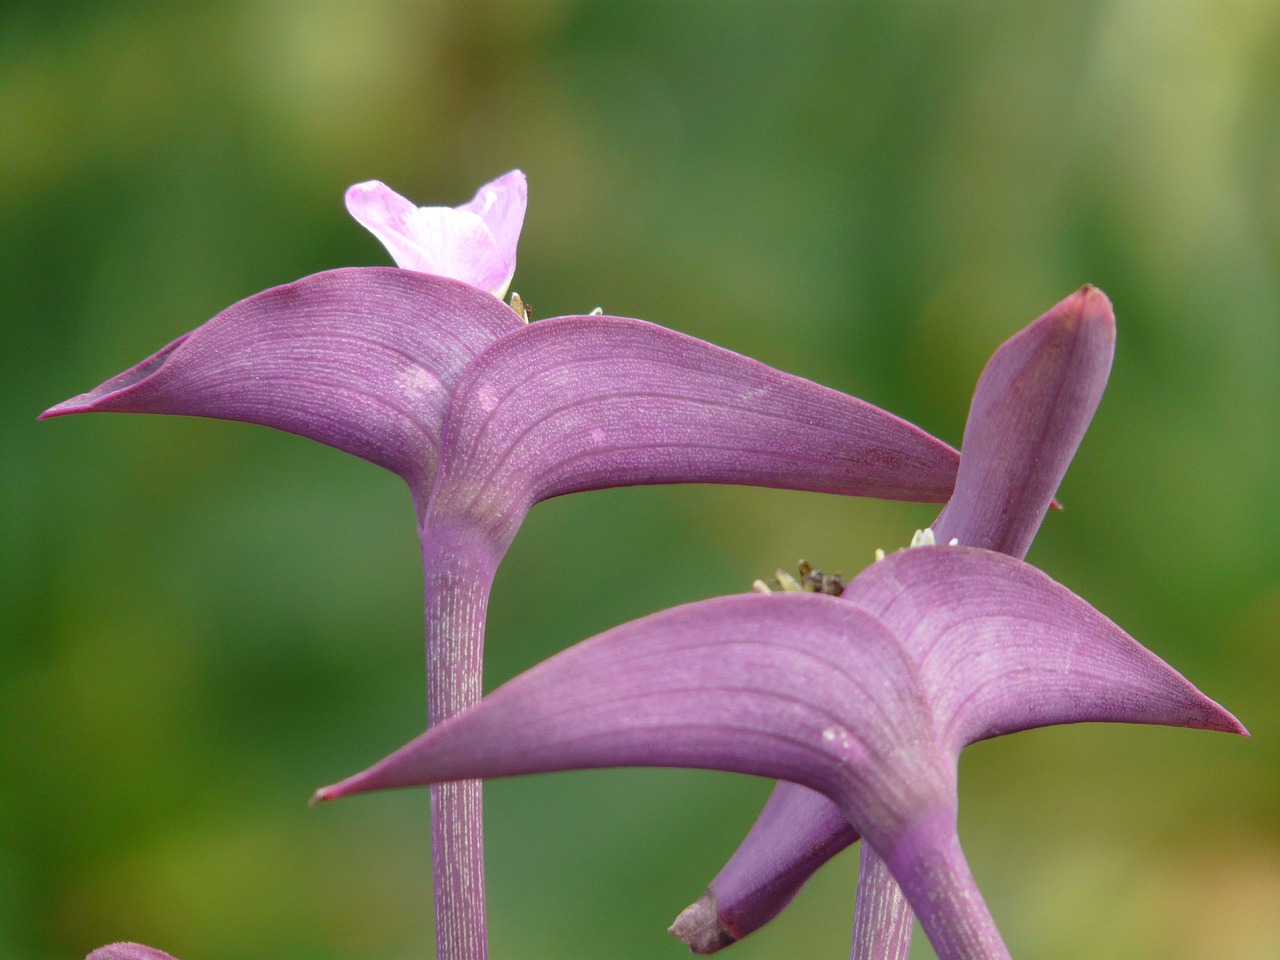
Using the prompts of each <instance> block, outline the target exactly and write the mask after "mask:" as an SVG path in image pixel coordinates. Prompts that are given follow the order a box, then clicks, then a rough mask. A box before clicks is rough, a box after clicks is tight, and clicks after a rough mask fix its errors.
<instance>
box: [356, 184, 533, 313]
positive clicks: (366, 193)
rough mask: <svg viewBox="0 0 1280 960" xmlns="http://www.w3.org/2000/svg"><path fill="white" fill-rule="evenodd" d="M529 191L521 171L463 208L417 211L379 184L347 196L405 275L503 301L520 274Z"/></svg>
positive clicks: (358, 186)
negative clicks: (442, 280)
mask: <svg viewBox="0 0 1280 960" xmlns="http://www.w3.org/2000/svg"><path fill="white" fill-rule="evenodd" d="M527 203H528V186H527V185H526V183H525V178H524V174H523V173H521V172H520V171H519V170H512V171H511V172H510V173H504V174H503V175H502V176H500V177H499V178H498V179H497V180H494V181H492V182H490V183H486V184H485V185H484V186H483V187H481V188H480V189H479V190H478V191H476V195H475V198H474V199H473V200H472V201H471V202H470V203H464V204H463V205H462V206H460V207H417V206H414V205H413V204H412V203H411V202H410V201H408V200H406V199H405V198H404V197H402V196H400V194H398V193H396V192H395V191H394V190H392V189H391V188H390V187H388V186H387V185H386V184H384V183H382V182H380V181H378V180H369V181H366V182H365V183H357V184H356V185H355V186H353V187H351V188H350V189H348V190H347V210H348V212H350V214H351V215H352V216H353V217H355V218H356V219H357V220H358V221H360V223H361V225H362V226H364V227H365V228H367V229H368V230H369V232H370V233H372V234H373V235H374V236H375V237H377V238H378V239H379V240H381V241H382V245H383V246H385V247H386V248H387V252H388V253H390V254H391V257H392V259H394V260H395V262H396V265H397V266H399V267H402V268H403V269H405V270H414V271H416V272H418V273H430V274H434V275H435V276H438V277H449V278H451V279H453V280H461V281H462V282H463V283H468V284H470V285H471V286H473V287H479V288H480V289H481V290H486V291H488V292H489V293H491V294H493V295H494V296H495V297H498V298H499V299H501V298H502V297H503V296H504V295H505V294H506V292H507V287H509V286H510V285H511V278H512V277H513V276H514V275H515V272H516V243H517V242H518V241H519V239H520V228H521V226H523V224H524V210H525V205H526V204H527Z"/></svg>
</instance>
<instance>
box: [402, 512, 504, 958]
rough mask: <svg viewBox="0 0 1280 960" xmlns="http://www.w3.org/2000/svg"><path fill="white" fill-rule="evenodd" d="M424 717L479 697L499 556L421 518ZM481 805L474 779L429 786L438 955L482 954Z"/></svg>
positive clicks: (462, 533)
mask: <svg viewBox="0 0 1280 960" xmlns="http://www.w3.org/2000/svg"><path fill="white" fill-rule="evenodd" d="M421 537H422V564H423V574H424V580H425V585H426V644H427V723H428V726H435V725H436V724H437V723H440V722H441V721H443V720H446V719H448V718H449V717H451V716H453V715H454V714H455V713H459V712H460V711H462V710H465V709H467V708H468V707H470V706H473V705H474V704H475V703H477V702H478V701H479V700H480V695H481V681H482V662H483V655H484V624H485V613H486V610H487V608H488V605H489V589H490V587H491V586H492V585H493V578H494V574H495V572H496V570H497V566H498V559H499V558H497V557H495V556H494V553H493V549H492V547H491V545H490V544H489V543H488V542H487V541H486V539H485V538H484V537H483V536H481V535H477V534H472V533H470V532H469V531H467V530H465V529H460V528H457V527H450V526H444V527H432V526H430V525H427V526H424V527H423V528H422V530H421ZM483 814H484V810H483V797H482V793H481V783H480V781H479V780H461V781H455V782H451V783H437V784H433V785H432V786H431V867H432V877H433V880H434V887H435V908H436V957H437V960H486V958H487V957H488V953H489V948H488V938H487V935H486V925H485V893H484V816H483Z"/></svg>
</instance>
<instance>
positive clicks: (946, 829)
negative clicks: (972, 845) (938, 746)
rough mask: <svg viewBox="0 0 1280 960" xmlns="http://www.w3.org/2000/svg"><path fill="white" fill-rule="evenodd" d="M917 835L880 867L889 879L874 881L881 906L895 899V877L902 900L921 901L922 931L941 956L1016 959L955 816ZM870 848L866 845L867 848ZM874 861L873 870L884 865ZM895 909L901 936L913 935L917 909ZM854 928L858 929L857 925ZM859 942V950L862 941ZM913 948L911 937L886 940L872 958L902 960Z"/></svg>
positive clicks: (949, 815) (975, 959) (965, 959)
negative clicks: (978, 878)
mask: <svg viewBox="0 0 1280 960" xmlns="http://www.w3.org/2000/svg"><path fill="white" fill-rule="evenodd" d="M913 833H914V836H912V837H908V838H906V839H904V840H903V841H902V842H900V843H899V844H898V845H897V848H896V850H895V851H893V852H892V853H890V854H889V855H888V857H887V858H886V861H884V869H879V868H877V874H876V876H879V875H880V874H883V875H884V877H885V878H886V880H885V882H883V883H876V882H875V879H876V877H873V878H872V883H873V884H874V887H875V888H876V889H874V890H873V891H872V898H873V900H874V902H875V905H876V907H883V906H884V905H885V904H886V903H889V900H888V898H889V897H892V896H894V895H895V890H894V888H895V887H896V886H897V884H895V883H894V881H893V877H894V876H897V877H898V878H900V879H901V881H902V888H903V890H902V892H898V893H896V895H897V896H898V898H899V899H902V895H903V893H906V895H907V896H910V897H911V898H912V899H913V900H914V901H915V903H916V906H917V908H918V909H917V911H916V916H918V917H919V918H920V926H922V927H923V928H924V932H925V934H926V935H927V936H928V937H929V942H930V943H931V944H932V945H933V949H934V951H935V952H936V953H937V955H938V956H939V957H946V958H948V960H1011V958H1010V956H1009V950H1008V948H1007V947H1005V945H1004V941H1003V940H1002V939H1001V938H1000V932H999V931H998V930H997V929H996V924H995V920H993V919H992V917H991V912H990V911H989V910H988V909H987V904H986V902H985V901H984V900H983V899H982V894H980V893H979V892H978V886H977V883H976V882H975V881H974V879H973V874H972V873H971V872H970V871H969V865H968V863H966V862H965V858H964V853H963V852H961V850H960V838H959V836H958V835H957V834H956V823H955V816H954V811H948V812H945V813H943V814H942V815H941V816H939V817H938V818H937V819H936V820H935V821H934V822H932V823H929V822H926V823H925V824H923V825H922V827H921V828H920V829H918V830H916V831H913ZM869 846H870V844H868V843H866V842H865V841H864V842H863V847H864V848H866V847H869ZM865 856H866V855H864V857H865ZM872 856H873V861H872V863H873V865H874V863H875V862H876V861H880V858H879V857H875V856H874V854H873V855H872ZM889 862H891V863H892V865H891V866H890V863H889ZM864 863H865V859H864ZM890 870H892V873H890ZM859 892H861V887H860V888H859ZM893 909H894V910H895V913H897V912H901V914H902V915H901V916H897V917H895V918H894V919H895V921H896V923H895V931H901V930H902V928H903V927H904V926H905V928H906V930H907V931H908V932H909V931H910V930H911V922H910V921H911V910H910V909H909V908H908V907H907V906H906V903H905V901H904V902H903V903H902V905H901V906H900V907H896V908H893ZM854 929H855V930H856V929H857V922H856V921H855V925H854ZM854 942H855V947H854V949H855V950H856V949H857V946H856V943H857V941H856V940H855V941H854ZM910 944H911V938H910V936H909V935H908V936H901V935H899V936H896V937H895V936H886V937H885V940H884V944H883V946H884V948H885V949H884V950H883V951H882V952H880V953H873V954H870V956H874V957H876V960H886V958H899V957H902V956H904V955H905V951H906V950H907V949H908V948H909V946H910Z"/></svg>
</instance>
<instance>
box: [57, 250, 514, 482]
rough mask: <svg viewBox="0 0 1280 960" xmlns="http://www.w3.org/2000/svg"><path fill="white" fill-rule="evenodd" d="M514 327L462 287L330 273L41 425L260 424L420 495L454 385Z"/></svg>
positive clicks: (415, 278)
mask: <svg viewBox="0 0 1280 960" xmlns="http://www.w3.org/2000/svg"><path fill="white" fill-rule="evenodd" d="M521 327H523V324H522V323H521V322H520V321H519V319H518V318H516V316H515V315H514V314H513V313H512V312H511V310H510V308H508V307H507V306H506V305H504V304H503V303H502V302H501V301H499V300H495V299H494V298H493V297H491V296H489V295H488V294H485V293H483V292H482V291H479V290H476V289H475V288H474V287H470V286H467V285H466V284H463V283H460V282H458V281H456V280H448V279H442V278H440V277H428V276H424V275H422V274H417V273H411V272H409V271H405V270H396V269H392V268H388V267H362V268H345V269H340V270H330V271H326V272H324V273H319V274H315V275H313V276H310V277H304V278H303V279H301V280H297V281H295V282H293V283H290V284H285V285H284V286H280V287H275V288H272V289H270V290H266V291H263V292H262V293H258V294H255V295H253V296H251V297H248V298H246V299H244V300H241V301H240V302H239V303H236V304H233V305H232V306H230V307H228V308H227V309H226V310H223V311H222V312H221V313H219V314H218V315H217V316H215V317H214V318H213V319H211V320H209V321H208V322H207V323H205V324H203V325H202V326H200V327H198V328H197V329H195V330H193V331H192V332H191V333H189V334H186V335H184V336H182V337H179V338H178V339H177V340H175V341H173V342H172V343H170V344H169V345H168V346H166V347H164V348H163V349H161V350H159V351H158V352H156V353H155V354H153V355H152V356H151V357H148V358H147V359H146V360H143V361H142V362H141V363H139V364H137V365H136V366H134V367H132V368H130V369H129V370H126V371H125V372H124V373H121V374H119V375H117V376H115V377H113V378H111V379H110V380H108V381H106V382H105V383H103V384H102V385H100V386H98V387H96V388H95V389H93V390H91V391H89V392H88V393H84V394H81V395H80V396H78V397H73V398H71V399H70V400H66V401H64V402H63V403H60V404H57V405H56V406H54V407H51V408H50V409H49V410H46V411H45V412H44V414H42V419H43V418H48V417H56V416H63V415H65V414H72V413H90V412H117V413H162V414H177V415H186V416H197V417H212V418H215V419H220V420H237V421H241V422H247V423H259V424H263V425H265V426H269V427H275V428H276V429H279V430H285V431H287V432H289V433H295V434H298V435H300V436H304V437H309V438H310V439H312V440H316V441H319V442H320V443H324V444H327V445H329V446H332V447H336V448H337V449H339V450H342V451H344V452H346V453H350V454H353V455H355V456H358V457H362V458H363V459H366V460H369V461H371V462H373V463H376V464H378V465H379V466H382V467H385V468H386V469H388V470H391V471H392V472H393V473H396V474H398V475H400V476H401V477H403V478H404V479H405V480H406V481H408V482H409V484H410V486H411V487H414V488H415V489H418V491H419V492H420V493H421V494H422V495H423V497H424V498H425V495H426V493H427V490H428V489H429V488H428V481H429V480H430V479H432V478H433V477H434V473H435V467H436V464H437V459H438V456H439V446H440V431H441V429H442V426H443V421H444V416H445V409H446V407H447V405H448V402H449V399H450V396H451V394H452V391H453V386H454V384H455V383H456V382H457V379H458V377H459V376H460V375H461V373H462V371H463V369H465V367H466V366H467V364H469V363H470V362H471V361H472V359H473V358H474V357H475V356H476V355H477V354H478V353H480V352H481V351H482V350H484V349H485V348H486V347H487V346H489V345H490V344H491V343H493V342H494V341H495V340H497V339H499V338H500V337H502V336H503V335H504V334H506V333H509V332H511V331H513V330H516V329H518V328H521Z"/></svg>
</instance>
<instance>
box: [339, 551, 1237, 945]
mask: <svg viewBox="0 0 1280 960" xmlns="http://www.w3.org/2000/svg"><path fill="white" fill-rule="evenodd" d="M863 578H866V579H865V582H862V581H863ZM897 584H904V585H906V587H905V588H903V589H898V590H895V589H894V586H895V585H897ZM850 590H852V591H853V597H852V598H850V599H846V597H848V596H849V591H846V597H842V598H833V597H825V596H821V595H815V594H774V595H770V596H760V595H746V596H737V597H725V598H720V599H716V600H708V601H703V602H701V603H695V604H690V605H688V606H684V607H678V608H676V609H673V610H668V611H665V612H663V613H659V614H655V615H653V616H651V617H646V618H644V619H642V620H638V621H635V622H633V623H630V624H626V625H624V626H621V627H617V628H615V629H614V630H611V631H608V632H607V633H604V634H601V635H600V636H598V637H595V638H593V639H591V640H588V641H585V642H583V643H581V644H579V645H577V646H575V647H572V648H570V649H569V650H567V651H565V652H563V653H561V654H560V655H558V656H556V657H553V658H551V659H550V660H548V661H546V662H544V663H543V664H540V665H539V666H537V667H535V668H533V669H532V670H530V671H529V672H527V673H526V674H523V675H522V676H520V677H517V678H516V679H515V680H513V681H511V682H510V683H508V684H506V685H505V686H503V687H501V688H499V689H498V690H497V691H495V692H494V693H493V694H491V695H490V696H489V697H487V698H485V699H484V700H483V701H481V703H480V704H479V705H478V706H476V707H475V708H473V709H471V710H468V711H466V712H464V713H462V714H460V715H459V716H457V717H455V718H454V719H452V720H449V721H446V722H445V723H444V724H441V725H440V726H437V727H435V728H434V729H432V730H429V731H428V732H427V733H425V734H423V735H422V736H420V737H419V738H417V739H416V740H414V741H413V742H411V743H410V744H408V745H407V746H405V747H403V748H402V749H401V750H399V751H397V752H396V753H394V754H392V755H391V756H389V757H388V758H386V759H385V760H383V761H381V762H380V763H378V764H375V765H374V766H373V767H370V768H369V769H368V770H366V771H364V772H363V773H360V774H357V775H356V776H354V777H351V778H349V779H347V780H344V781H342V782H341V783H339V784H337V785H335V786H332V787H327V788H324V789H323V790H321V791H319V792H318V793H317V795H316V796H317V799H322V800H327V799H333V798H336V797H340V796H345V795H348V794H352V793H359V792H364V791H368V790H375V789H384V788H388V787H403V786H411V785H417V784H425V783H434V782H438V781H442V780H455V779H467V778H474V777H495V776H511V775H515V774H525V773H535V772H541V771H548V770H565V769H583V768H590V767H602V766H682V767H705V768H708V769H716V770H726V771H732V772H739V773H751V774H756V775H759V776H766V777H773V778H777V779H785V780H790V781H792V782H795V783H800V784H803V785H804V786H807V787H809V788H811V789H813V790H816V791H819V792H821V793H823V794H824V795H825V796H827V797H828V798H829V799H830V800H831V801H832V802H833V803H835V804H836V805H837V806H838V807H839V808H840V810H841V812H842V813H843V814H844V815H845V817H846V818H847V819H848V821H849V823H850V824H851V825H852V827H853V828H854V829H855V830H857V831H858V832H859V833H860V834H861V835H862V836H863V837H864V838H865V839H866V841H867V842H868V843H870V844H871V846H872V847H873V848H874V849H875V851H876V853H877V854H878V855H879V856H880V857H882V858H883V860H884V861H885V864H886V865H887V866H888V868H889V870H890V871H891V872H892V874H893V876H894V878H895V879H897V881H898V883H899V884H900V885H901V886H902V888H903V891H904V893H905V894H906V896H907V899H908V901H909V902H910V903H911V905H912V907H913V908H914V909H915V911H916V913H917V916H919V918H920V920H921V923H922V924H923V925H924V928H925V930H926V931H927V932H928V933H929V936H930V939H931V941H932V942H933V944H934V947H935V949H936V950H937V951H938V954H939V957H940V958H943V960H947V958H952V957H987V956H990V957H1001V956H1005V955H1007V954H1006V953H1005V952H1004V948H1003V945H1002V944H1001V943H1000V941H999V937H998V934H996V932H995V928H994V925H993V924H992V923H991V920H990V917H989V916H988V914H987V912H986V908H985V906H984V905H983V904H982V900H981V896H980V895H979V894H978V892H977V889H976V887H975V886H974V885H973V881H972V877H971V876H969V873H968V868H967V866H965V864H964V858H963V856H962V854H961V853H960V850H959V846H958V841H957V840H956V838H955V815H956V783H955V771H956V760H957V758H958V755H959V752H960V749H961V748H962V747H963V746H964V745H965V744H966V743H968V742H971V741H972V740H973V739H977V738H979V737H982V736H990V735H992V734H993V733H995V732H1001V731H1004V730H1013V729H1024V728H1026V727H1029V726H1035V725H1041V724H1044V723H1064V722H1067V723H1070V722H1081V721H1087V720H1105V721H1119V722H1138V723H1164V724H1169V725H1174V726H1190V727H1201V728H1204V729H1213V730H1224V731H1228V732H1235V733H1243V732H1244V731H1243V728H1242V727H1240V725H1239V724H1238V723H1237V722H1236V721H1235V719H1234V718H1233V717H1231V716H1230V715H1229V714H1227V713H1226V712H1225V711H1223V710H1222V709H1221V708H1220V707H1218V706H1217V705H1216V704H1214V703H1213V702H1212V701H1209V700H1208V699H1207V698H1205V697H1204V696H1203V695H1201V694H1200V693H1199V692H1198V691H1196V690H1195V689H1194V688H1193V687H1192V686H1191V685H1190V684H1188V683H1187V682H1186V681H1185V680H1183V679H1182V678H1181V677H1180V676H1179V675H1178V674H1177V673H1176V672H1174V671H1173V670H1172V669H1171V668H1170V667H1168V666H1167V665H1166V664H1164V663H1163V662H1162V661H1160V660H1159V659H1158V658H1156V657H1155V656H1154V655H1153V654H1151V653H1149V652H1148V651H1146V650H1145V649H1143V648H1142V647H1141V646H1139V645H1138V644H1137V643H1136V642H1135V641H1134V640H1132V638H1130V637H1129V636H1128V635H1127V634H1125V633H1124V632H1123V631H1121V630H1120V629H1119V628H1118V627H1116V626H1115V625H1114V624H1112V623H1111V622H1110V621H1109V620H1107V619H1106V618H1105V617H1103V616H1101V615H1100V614H1098V613H1097V612H1096V611H1094V610H1092V608H1090V607H1089V606H1088V605H1087V604H1086V603H1085V602H1084V601H1083V600H1081V599H1080V598H1079V597H1077V596H1075V595H1074V594H1072V593H1071V592H1070V591H1068V590H1066V589H1065V588H1063V587H1061V586H1059V585H1058V584H1055V583H1054V582H1053V581H1052V580H1050V579H1049V578H1048V577H1046V576H1045V575H1044V574H1042V573H1040V572H1038V571H1036V570H1034V569H1033V568H1031V567H1028V566H1026V565H1025V564H1023V563H1021V562H1020V561H1017V560H1014V559H1012V558H1009V557H1005V556H1002V555H1000V554H995V553H991V552H988V551H984V550H977V549H973V548H968V547H933V548H920V549H914V550H905V551H901V552H899V553H897V554H895V555H894V556H893V557H890V558H888V559H887V560H885V561H883V562H881V563H879V564H876V565H875V566H873V567H872V568H871V569H870V570H869V571H867V572H866V573H864V574H863V575H862V577H860V578H858V580H855V581H854V583H853V584H852V585H851V586H850ZM860 597H866V598H867V599H868V600H869V601H870V602H872V603H874V604H875V607H874V608H872V609H869V608H867V607H865V606H862V605H861V604H860V603H859V601H858V599H857V598H860ZM880 614H884V615H886V616H888V617H889V620H888V621H886V620H885V619H884V618H883V617H882V616H880ZM1033 651H1038V656H1035V657H1031V656H1029V653H1030V652H1033ZM1002 670H1008V671H1011V672H1014V673H1016V674H1017V675H1018V676H1019V681H1018V682H1019V684H1020V686H1021V691H1022V693H1021V695H1019V696H1017V697H1010V696H1007V695H1004V694H1003V693H1002V692H1001V691H1000V690H997V689H993V688H992V677H993V676H998V675H1000V673H1001V671H1002ZM1116 691H1119V693H1116ZM1029 696H1034V697H1035V698H1036V699H1037V700H1039V701H1042V702H1043V703H1044V704H1045V706H1043V707H1041V706H1039V705H1036V706H1034V707H1029V706H1028V704H1027V703H1026V700H1027V698H1028V697H1029Z"/></svg>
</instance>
